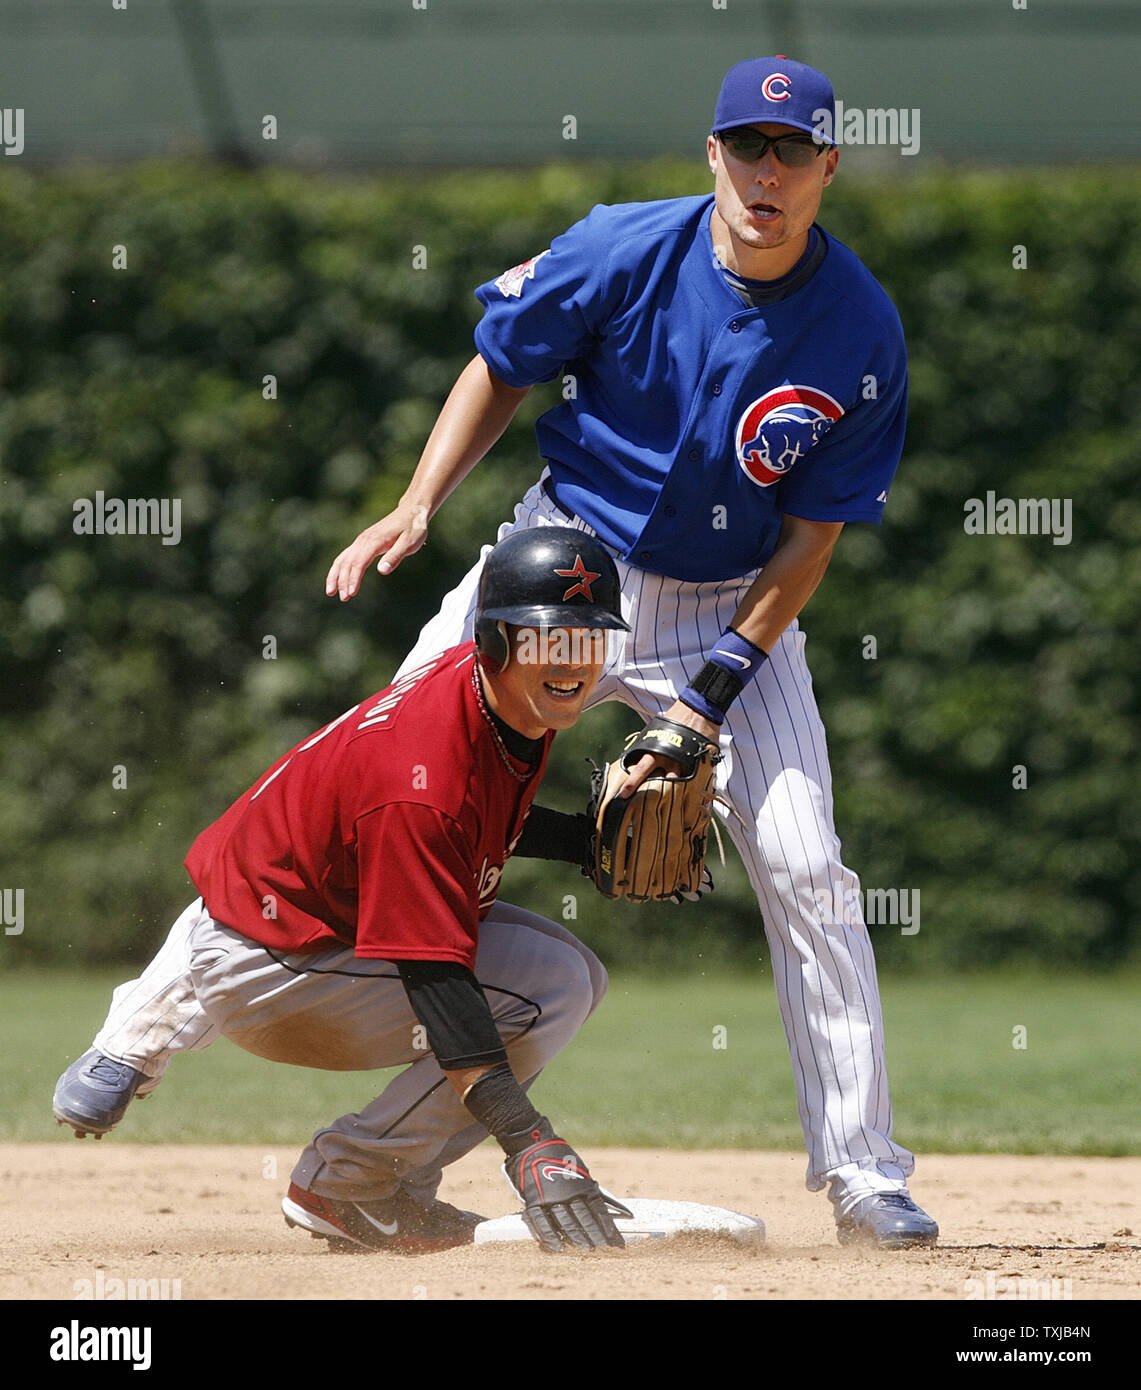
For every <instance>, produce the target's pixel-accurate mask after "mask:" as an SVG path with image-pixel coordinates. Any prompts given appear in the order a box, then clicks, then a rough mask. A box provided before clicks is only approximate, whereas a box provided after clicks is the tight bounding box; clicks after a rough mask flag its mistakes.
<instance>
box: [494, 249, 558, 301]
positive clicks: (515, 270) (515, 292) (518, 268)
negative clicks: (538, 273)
mask: <svg viewBox="0 0 1141 1390" xmlns="http://www.w3.org/2000/svg"><path fill="white" fill-rule="evenodd" d="M550 254H551V252H550V248H549V247H548V248H547V250H546V251H540V252H539V254H538V255H537V256H532V257H531V259H530V260H529V261H524V262H523V263H522V264H521V265H515V266H512V267H511V269H510V270H505V271H504V272H503V274H502V275H501V276H500V277H499V279H498V280H496V281H495V288H496V289H497V290H498V291H499V293H500V294H501V295H502V296H503V297H504V299H518V298H519V296H520V295H521V294H522V293H523V285H524V283H525V282H526V281H527V280H533V279H534V278H535V267H536V266H537V265H538V264H539V262H540V261H541V260H542V259H543V257H544V256H549V255H550Z"/></svg>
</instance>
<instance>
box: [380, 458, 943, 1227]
mask: <svg viewBox="0 0 1141 1390" xmlns="http://www.w3.org/2000/svg"><path fill="white" fill-rule="evenodd" d="M543 525H555V526H568V525H570V526H577V527H580V528H581V529H583V530H586V531H590V527H588V526H587V525H586V523H585V522H583V521H581V520H579V519H575V520H573V521H571V520H568V518H567V516H566V515H565V514H564V513H563V512H561V511H560V510H559V509H558V508H557V507H556V506H555V504H554V503H553V502H552V501H551V500H550V498H549V497H547V495H546V494H545V493H544V492H543V491H542V488H541V486H540V485H538V484H537V485H536V486H535V487H533V488H532V489H531V490H530V491H529V492H528V493H527V495H526V497H524V499H523V501H522V503H520V505H519V506H518V507H517V508H516V512H515V521H514V522H510V523H508V524H506V525H504V526H502V527H500V530H499V535H498V537H497V539H498V540H502V539H503V537H504V536H506V535H507V534H509V533H510V532H511V531H515V530H519V529H522V528H524V527H527V526H543ZM591 534H593V532H591ZM490 548H491V547H490V546H487V547H485V548H484V551H483V555H482V556H481V558H480V561H479V563H478V564H477V565H476V566H474V568H473V569H472V570H470V571H469V573H468V574H467V575H466V576H465V577H464V579H463V580H462V581H461V583H460V584H459V585H458V586H457V587H456V588H455V589H454V590H453V591H452V592H451V593H450V594H448V596H447V597H446V598H445V599H444V602H443V604H442V606H441V608H440V611H439V613H438V614H437V615H436V617H435V618H433V619H432V620H431V621H430V622H429V623H428V624H427V625H426V626H425V628H424V629H423V631H422V632H421V634H420V638H419V640H418V641H417V643H416V646H415V647H414V648H413V650H412V651H411V652H410V653H409V655H408V657H407V658H406V659H405V661H404V664H403V665H402V667H401V668H400V670H401V673H402V672H403V671H405V670H411V669H412V668H413V667H415V666H418V665H421V664H422V663H423V662H425V661H427V660H428V659H429V657H431V656H433V655H434V654H435V653H436V652H437V651H442V650H443V649H444V648H446V647H450V646H453V645H454V644H455V643H457V642H460V641H463V640H465V639H467V638H469V637H470V636H471V635H472V623H473V618H474V612H475V597H476V591H477V588H478V584H479V573H480V569H481V568H482V564H483V559H484V558H485V557H486V555H487V553H488V551H489V550H490ZM616 564H617V566H618V574H619V579H620V580H621V587H622V609H623V616H624V617H625V618H626V620H627V622H628V623H629V624H630V628H631V633H630V635H629V636H628V637H626V638H625V639H624V640H623V641H621V642H618V643H615V644H614V648H613V649H612V651H611V656H610V660H609V663H608V665H607V668H606V670H605V671H604V673H603V677H602V680H601V681H600V682H599V685H598V689H597V691H596V692H595V695H594V697H593V698H592V700H591V704H592V705H596V704H599V703H601V702H602V701H604V700H621V701H622V702H623V703H624V704H626V705H629V706H630V707H631V709H634V710H636V711H637V712H638V714H640V715H641V716H642V717H643V718H644V719H650V718H653V717H654V716H655V715H658V714H661V713H662V711H663V710H666V709H668V708H669V706H670V705H671V704H672V703H673V702H674V700H675V699H676V698H677V695H678V694H679V692H680V691H681V690H683V689H684V688H685V686H686V685H687V684H688V683H689V682H690V681H691V680H692V679H693V678H694V677H695V676H696V675H697V673H698V671H700V669H701V667H702V666H703V665H704V663H705V659H706V656H707V654H708V652H709V651H710V649H711V648H712V647H713V644H714V643H715V642H716V640H717V638H718V637H719V636H720V635H721V633H722V632H724V631H725V629H726V627H728V625H729V623H730V622H731V621H732V619H733V617H734V615H735V613H736V611H737V609H738V607H739V606H740V604H741V600H742V599H743V598H744V596H745V593H746V591H747V590H748V588H749V585H750V584H751V583H752V580H753V578H754V575H746V576H744V577H743V578H739V579H732V580H727V581H724V582H720V583H703V584H690V583H684V582H682V581H681V580H676V579H667V578H665V577H664V576H662V575H657V574H651V573H649V572H648V571H646V570H641V569H637V568H636V567H634V566H632V565H627V564H625V563H624V562H623V561H621V560H617V559H616ZM721 749H722V752H723V754H724V757H723V759H722V761H721V764H720V765H719V767H718V784H719V787H720V790H721V792H722V794H723V795H724V796H725V797H726V799H727V800H728V801H729V802H730V804H731V805H732V806H733V808H734V809H735V810H736V812H737V815H739V816H740V817H741V822H743V823H744V825H742V824H741V822H739V821H737V820H736V818H735V817H733V816H728V817H726V818H725V828H726V829H727V831H728V832H729V834H730V835H731V836H732V838H733V841H734V843H735V844H736V846H737V849H738V850H739V852H740V854H741V858H742V860H743V861H744V864H745V867H746V869H747V871H748V874H749V880H750V882H751V883H752V885H753V889H754V890H755V892H756V894H757V900H758V902H759V903H760V906H761V911H762V913H763V916H764V925H765V933H766V936H767V938H768V944H769V951H770V955H771V958H772V965H773V977H774V981H775V984H776V992H777V1001H778V1004H779V1007H780V1014H781V1019H782V1021H783V1023H784V1028H785V1033H786V1035H787V1038H788V1046H789V1053H790V1056H791V1058H792V1067H793V1073H794V1076H795V1080H796V1093H797V1103H798V1106H799V1110H800V1122H801V1126H802V1128H803V1130H804V1137H805V1143H806V1146H807V1148H808V1174H807V1185H808V1187H809V1189H810V1190H811V1191H814V1192H815V1191H819V1190H820V1189H821V1188H823V1187H824V1186H825V1185H826V1184H827V1183H828V1182H829V1180H830V1179H833V1178H835V1179H838V1187H839V1189H840V1191H839V1193H838V1196H839V1200H840V1205H841V1207H842V1209H843V1210H845V1211H846V1210H847V1209H848V1208H850V1207H851V1206H852V1205H854V1204H855V1202H857V1201H858V1200H860V1199H861V1198H862V1197H865V1196H867V1195H868V1194H869V1193H870V1192H889V1191H898V1190H899V1188H900V1186H901V1185H902V1184H904V1183H905V1182H906V1179H907V1177H908V1176H909V1175H910V1173H911V1172H912V1170H913V1168H914V1166H915V1159H914V1157H913V1155H912V1154H911V1153H909V1152H908V1151H907V1150H906V1149H904V1148H901V1147H900V1146H899V1145H897V1144H895V1143H894V1142H893V1141H892V1138H891V1124H892V1117H891V1099H890V1097H889V1094H888V1084H887V1071H886V1068H885V1064H884V1048H883V1016H882V1013H881V1010H880V998H879V986H878V984H877V982H876V967H875V958H874V956H873V954H872V945H871V941H870V939H869V937H868V929H867V927H866V926H865V925H864V921H863V916H862V913H861V912H860V910H859V902H860V899H859V896H858V894H859V891H860V885H859V880H858V879H857V877H856V875H855V874H854V873H853V872H852V871H851V869H848V868H846V867H845V866H844V864H843V863H842V862H841V859H840V841H839V839H838V838H837V835H836V831H835V829H834V828H833V814H832V776H831V772H830V770H829V766H828V749H827V747H826V743H825V735H824V725H823V723H822V722H821V719H820V715H819V712H818V711H817V708H816V700H815V697H814V695H813V693H812V677H811V675H810V674H809V671H808V666H807V664H806V662H805V659H804V634H803V633H802V632H801V631H800V627H799V625H798V624H797V623H795V622H794V623H793V624H791V626H790V627H789V628H788V629H787V630H786V631H785V633H784V635H783V636H782V637H781V640H780V641H779V642H778V644H777V646H776V647H775V648H774V650H773V651H772V653H771V655H770V657H769V660H768V661H766V662H765V664H764V665H763V666H762V667H761V670H760V672H759V673H758V675H757V677H756V678H755V679H754V680H753V681H752V682H750V683H749V684H748V685H746V686H745V689H744V690H743V691H742V693H741V695H740V696H739V697H738V699H737V700H736V701H735V703H734V704H733V706H732V707H731V709H730V711H729V714H728V716H727V718H726V720H725V723H724V724H723V725H722V735H721ZM745 827H749V829H748V830H746V829H745ZM754 827H755V832H754V830H753V828H754ZM823 902H827V903H829V904H833V905H834V907H833V908H830V909H828V910H826V911H824V912H823V913H822V912H821V903H823ZM697 910H698V911H700V909H697Z"/></svg>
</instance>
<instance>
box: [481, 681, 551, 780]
mask: <svg viewBox="0 0 1141 1390" xmlns="http://www.w3.org/2000/svg"><path fill="white" fill-rule="evenodd" d="M471 688H472V689H473V690H474V691H475V702H476V704H477V705H478V706H479V712H480V714H482V715H483V717H484V719H485V720H486V721H487V727H488V728H489V729H490V730H491V736H492V738H493V739H494V740H495V746H496V748H497V749H498V750H499V756H500V758H501V759H502V760H503V766H504V767H505V768H506V769H507V771H508V772H509V773H510V774H511V775H512V777H514V778H515V780H516V782H526V781H527V780H528V778H529V777H530V776H531V774H532V772H534V770H535V769H534V768H528V769H527V771H526V772H520V771H519V770H518V769H517V768H516V767H515V765H514V764H513V763H512V761H511V756H510V754H509V753H508V752H507V745H506V744H505V743H504V742H503V736H502V734H500V732H499V730H498V729H497V728H496V727H495V720H494V719H492V717H491V711H490V710H489V709H488V708H487V705H486V704H485V702H484V698H483V682H482V681H481V680H480V678H479V666H478V664H477V663H476V662H474V661H473V662H472V664H471Z"/></svg>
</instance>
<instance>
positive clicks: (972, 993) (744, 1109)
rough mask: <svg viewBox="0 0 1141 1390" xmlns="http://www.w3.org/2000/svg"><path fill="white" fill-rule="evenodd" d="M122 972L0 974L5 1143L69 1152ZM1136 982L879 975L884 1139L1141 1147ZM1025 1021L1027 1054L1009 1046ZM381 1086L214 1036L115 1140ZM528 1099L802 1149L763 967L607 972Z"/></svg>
mask: <svg viewBox="0 0 1141 1390" xmlns="http://www.w3.org/2000/svg"><path fill="white" fill-rule="evenodd" d="M118 979H119V976H117V975H108V974H107V973H105V972H99V973H94V972H92V973H90V974H88V975H84V976H79V975H76V974H74V973H63V972H47V971H44V972H9V973H6V974H5V976H4V977H3V978H2V979H0V1048H2V1053H0V1055H2V1057H3V1066H2V1067H0V1139H7V1140H12V1139H22V1140H26V1139H38V1140H43V1139H54V1138H58V1139H59V1140H60V1141H61V1142H64V1141H66V1142H74V1140H72V1138H71V1135H70V1132H69V1131H66V1130H63V1129H60V1128H58V1127H57V1126H56V1125H55V1123H54V1121H53V1120H52V1118H51V1105H50V1102H51V1092H52V1087H53V1085H54V1083H55V1078H56V1076H57V1075H58V1073H59V1072H60V1071H61V1070H62V1069H63V1068H64V1066H65V1065H66V1064H67V1062H68V1061H69V1060H70V1059H71V1058H72V1057H74V1056H76V1055H78V1053H80V1052H82V1051H83V1050H85V1049H86V1047H87V1046H88V1045H89V1043H90V1039H91V1037H92V1034H93V1033H94V1031H95V1029H96V1028H97V1026H98V1025H99V1023H100V1022H101V1021H102V1018H103V1014H104V1011H105V1009H106V1006H107V1003H108V1001H109V997H110V990H111V987H112V986H113V985H114V984H115V983H117V982H118ZM1139 985H1141V977H1139V976H1138V974H1137V973H1136V972H1130V973H1128V974H1126V973H1120V974H1117V975H1113V976H1110V975H1096V976H1094V975H1068V976H1050V975H1032V974H1027V973H1024V972H1023V973H1013V972H1011V973H998V974H990V975H985V976H978V975H972V976H946V977H939V978H932V979H923V978H919V979H917V978H914V977H890V976H889V977H887V978H885V979H884V980H883V981H882V993H883V997H884V1011H885V1014H886V1016H887V1038H888V1062H889V1072H890V1075H891V1079H892V1094H893V1102H894V1107H895V1116H896V1137H897V1138H898V1139H899V1140H900V1142H902V1143H904V1144H906V1145H908V1146H909V1147H912V1148H915V1149H917V1150H923V1151H940V1152H949V1153H956V1152H958V1153H969V1152H980V1153H983V1152H986V1153H1059V1154H1109V1155H1119V1154H1129V1153H1137V1152H1139V1151H1141V1112H1139V1109H1138V1106H1137V1103H1136V1085H1137V1076H1138V1075H1139V1074H1141V1041H1139V1031H1141V1030H1139V1029H1138V1026H1137V1025H1138V1006H1137V999H1138V993H1139V990H1138V986H1139ZM1018 1027H1021V1028H1025V1030H1026V1034H1025V1038H1026V1047H1025V1048H1024V1049H1023V1048H1015V1047H1014V1046H1012V1043H1013V1042H1014V1041H1015V1037H1016V1035H1015V1032H1014V1030H1015V1029H1016V1028H1018ZM720 1029H723V1030H724V1032H723V1033H721V1032H719V1031H717V1030H720ZM722 1041H723V1042H724V1046H715V1043H718V1042H722ZM382 1085H383V1074H381V1077H380V1078H378V1077H376V1076H369V1075H366V1074H363V1073H359V1072H357V1073H335V1072H319V1071H311V1070H309V1069H307V1068H300V1067H289V1068H286V1067H283V1066H279V1065H275V1064H273V1063H270V1062H265V1061H263V1060H261V1059H260V1058H256V1057H252V1056H249V1055H248V1054H246V1053H244V1052H242V1051H241V1050H240V1049H238V1048H236V1047H234V1046H232V1045H231V1044H230V1043H228V1042H221V1043H218V1044H216V1045H215V1046H214V1047H212V1048H210V1049H208V1050H207V1051H206V1052H202V1053H198V1054H195V1055H190V1056H186V1057H179V1058H177V1059H176V1060H175V1062H174V1063H173V1065H172V1068H171V1071H170V1074H169V1076H168V1078H167V1080H166V1081H165V1082H164V1083H163V1086H162V1087H161V1089H160V1090H159V1091H158V1092H157V1093H156V1095H155V1096H154V1097H153V1098H151V1099H148V1100H147V1101H145V1102H143V1103H136V1104H135V1105H133V1106H132V1107H131V1111H130V1113H129V1116H128V1118H127V1120H126V1121H124V1124H123V1126H122V1128H121V1129H120V1130H119V1131H118V1132H117V1134H116V1137H115V1142H117V1143H119V1142H131V1141H137V1142H151V1143H154V1142H161V1143H179V1142H183V1143H257V1144H262V1143H264V1144H297V1143H302V1142H304V1141H306V1140H307V1139H308V1138H309V1136H310V1135H311V1134H312V1132H313V1130H314V1129H316V1128H317V1127H318V1126H320V1125H321V1124H323V1123H326V1122H327V1121H329V1120H331V1119H333V1118H334V1117H336V1116H337V1115H339V1114H342V1113H345V1112H346V1111H354V1110H359V1109H360V1108H361V1106H362V1105H364V1104H365V1103H366V1102H367V1101H368V1100H369V1099H371V1097H372V1096H373V1095H374V1094H375V1093H376V1091H378V1090H379V1089H380V1088H381V1086H382ZM533 1094H534V1097H535V1099H536V1102H537V1103H538V1104H539V1106H540V1108H541V1109H544V1110H546V1111H547V1112H548V1113H549V1114H550V1115H551V1116H552V1117H553V1119H554V1120H555V1123H556V1125H557V1126H558V1127H559V1128H560V1129H562V1130H564V1131H565V1132H566V1133H567V1134H568V1135H570V1136H572V1137H573V1140H574V1141H575V1142H576V1143H579V1144H583V1145H590V1144H593V1145H599V1144H628V1145H635V1146H645V1147H688V1148H724V1147H745V1148H778V1149H791V1150H800V1149H801V1147H802V1140H801V1135H800V1126H799V1123H798V1121H797V1117H796V1102H795V1097H794V1094H793V1088H792V1077H791V1068H790V1066H789V1062H788V1054H787V1049H786V1045H785V1040H784V1034H783V1031H782V1029H781V1027H780V1023H779V1019H778V1017H777V1011H776V1002H775V998H774V995H773V989H772V981H771V979H770V978H769V977H768V976H767V975H763V974H761V973H757V974H755V975H737V976H727V975H717V976H709V977H706V976H704V975H703V974H701V973H700V972H696V971H691V972H689V973H685V974H683V973H682V972H680V971H679V972H678V974H677V975H676V976H672V977H669V978H661V977H656V978H653V979H645V978H635V977H630V976H619V977H617V978H616V979H614V980H613V981H612V983H611V989H610V993H609V995H608V996H607V999H606V1001H605V1002H604V1003H603V1005H602V1007H601V1009H600V1010H599V1012H598V1014H596V1016H595V1017H594V1018H593V1019H592V1020H591V1021H590V1023H588V1024H587V1026H586V1028H585V1029H584V1030H583V1032H582V1033H581V1034H580V1036H579V1037H578V1038H577V1039H576V1040H575V1042H574V1043H573V1044H572V1045H571V1047H570V1048H569V1049H568V1050H567V1052H566V1053H565V1054H564V1055H563V1056H562V1057H560V1058H558V1059H556V1061H555V1062H554V1063H553V1064H552V1066H551V1067H549V1068H548V1070H547V1072H546V1073H545V1074H544V1075H543V1076H542V1077H541V1078H540V1080H539V1082H538V1083H537V1084H536V1086H535V1088H534V1092H533Z"/></svg>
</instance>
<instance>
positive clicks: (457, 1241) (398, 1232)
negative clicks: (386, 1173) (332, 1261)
mask: <svg viewBox="0 0 1141 1390" xmlns="http://www.w3.org/2000/svg"><path fill="white" fill-rule="evenodd" d="M281 1210H282V1213H283V1215H284V1216H285V1224H286V1225H287V1226H298V1227H300V1228H301V1230H303V1231H308V1232H309V1234H310V1235H311V1236H314V1237H316V1238H317V1239H319V1240H327V1241H328V1242H329V1249H330V1250H336V1251H338V1252H342V1251H345V1250H361V1249H364V1250H388V1251H391V1252H392V1253H393V1254H396V1255H425V1254H428V1253H430V1252H431V1251H433V1250H450V1249H452V1247H453V1246H456V1245H471V1244H472V1243H473V1242H474V1240H475V1228H476V1227H477V1226H478V1225H479V1223H480V1222H481V1221H482V1220H483V1219H484V1218H483V1217H482V1216H477V1215H476V1213H475V1212H472V1211H460V1210H459V1209H458V1208H457V1207H452V1206H449V1205H448V1204H447V1202H433V1203H432V1204H431V1206H425V1205H424V1204H423V1202H418V1201H416V1199H415V1198H414V1197H411V1196H409V1195H408V1193H407V1192H405V1191H404V1189H403V1188H399V1187H398V1188H397V1189H396V1191H395V1192H394V1193H393V1195H392V1196H391V1197H384V1198H381V1199H380V1200H379V1201H375V1202H342V1201H337V1200H336V1199H335V1198H333V1197H322V1196H320V1195H319V1194H318V1193H316V1192H309V1191H307V1190H306V1189H305V1188H303V1187H298V1185H297V1184H296V1183H295V1182H294V1183H290V1184H289V1193H288V1195H287V1196H286V1197H285V1198H284V1199H283V1200H282V1203H281Z"/></svg>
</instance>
